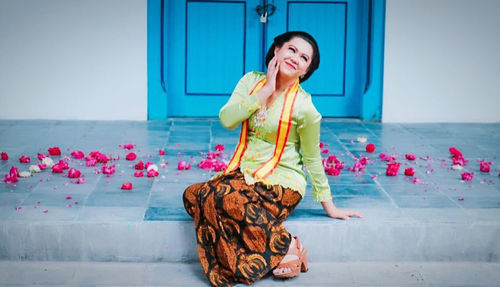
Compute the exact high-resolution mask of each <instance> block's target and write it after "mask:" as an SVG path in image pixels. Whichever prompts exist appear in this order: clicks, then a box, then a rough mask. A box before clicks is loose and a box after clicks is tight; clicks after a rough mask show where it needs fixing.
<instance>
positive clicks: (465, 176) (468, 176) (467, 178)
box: [462, 172, 474, 181]
mask: <svg viewBox="0 0 500 287" xmlns="http://www.w3.org/2000/svg"><path fill="white" fill-rule="evenodd" d="M473 178H474V173H470V172H464V173H462V180H465V181H471V180H472V179H473Z"/></svg>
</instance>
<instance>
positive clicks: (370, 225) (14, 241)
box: [0, 207, 500, 262]
mask: <svg viewBox="0 0 500 287" xmlns="http://www.w3.org/2000/svg"><path fill="white" fill-rule="evenodd" d="M99 211H100V212H101V213H102V216H99V214H96V215H95V217H92V218H93V219H91V218H90V217H89V218H88V219H87V220H72V221H62V220H44V221H42V220H36V221H35V220H31V221H28V220H3V221H0V242H2V244H1V245H0V259H2V260H49V261H82V260H83V261H129V262H189V261H195V260H197V253H196V241H195V234H194V224H193V222H192V221H191V220H190V219H189V218H188V217H187V215H185V213H180V211H179V214H178V215H177V216H174V215H175V214H174V211H170V213H169V217H172V218H175V217H177V218H178V220H161V219H162V217H161V212H160V211H158V210H157V212H158V214H157V216H156V217H155V218H156V220H153V221H151V220H142V219H141V220H138V219H133V216H132V214H133V212H134V210H133V209H131V210H130V213H128V210H127V208H124V207H116V208H114V209H105V208H100V209H99ZM360 211H362V212H364V214H365V218H364V219H354V218H353V219H351V220H349V221H341V220H333V219H330V218H328V217H325V216H323V215H322V210H319V209H303V208H302V209H301V208H299V209H297V210H295V212H294V213H293V214H292V216H290V218H289V219H288V220H287V221H286V222H285V226H286V227H287V229H288V231H289V232H290V233H292V234H293V235H298V236H299V238H300V239H301V241H302V242H303V243H304V245H305V247H306V248H307V249H308V252H309V258H310V261H311V262H346V261H484V262H500V241H499V240H498V238H500V221H499V220H498V218H500V211H499V210H497V209H468V210H465V209H432V208H429V209H422V208H419V209H409V208H408V209H403V208H393V209H360ZM143 212H144V211H143ZM164 212H166V211H164ZM182 212H183V211H182ZM52 213H57V212H56V211H52ZM173 214H174V215H173ZM53 216H55V217H60V214H53Z"/></svg>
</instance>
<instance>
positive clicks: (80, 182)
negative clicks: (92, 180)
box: [75, 177, 85, 184]
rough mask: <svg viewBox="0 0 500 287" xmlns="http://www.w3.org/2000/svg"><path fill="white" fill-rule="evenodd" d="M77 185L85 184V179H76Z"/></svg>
mask: <svg viewBox="0 0 500 287" xmlns="http://www.w3.org/2000/svg"><path fill="white" fill-rule="evenodd" d="M75 183H76V184H83V183H85V180H84V179H83V177H79V178H77V179H76V181H75Z"/></svg>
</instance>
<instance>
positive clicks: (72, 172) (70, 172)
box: [68, 168, 82, 178]
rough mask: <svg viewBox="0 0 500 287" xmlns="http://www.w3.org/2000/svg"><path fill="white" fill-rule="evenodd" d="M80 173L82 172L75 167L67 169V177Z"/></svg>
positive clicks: (76, 175) (77, 175) (75, 176)
mask: <svg viewBox="0 0 500 287" xmlns="http://www.w3.org/2000/svg"><path fill="white" fill-rule="evenodd" d="M81 175H82V173H81V172H80V171H79V170H77V169H75V168H70V169H69V171H68V177H69V178H79V177H80V176H81Z"/></svg>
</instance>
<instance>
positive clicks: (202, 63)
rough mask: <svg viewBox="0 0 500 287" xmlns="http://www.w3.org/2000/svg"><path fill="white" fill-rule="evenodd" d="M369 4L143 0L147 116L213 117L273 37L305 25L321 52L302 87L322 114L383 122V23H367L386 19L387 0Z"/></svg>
mask: <svg viewBox="0 0 500 287" xmlns="http://www.w3.org/2000/svg"><path fill="white" fill-rule="evenodd" d="M373 1H375V2H373ZM373 1H372V0H343V1H322V0H314V1H313V0H302V1H287V0H276V1H263V0H232V1H230V0H213V1H210V0H175V1H172V0H171V1H168V0H148V71H149V72H148V74H149V75H148V87H149V91H148V114H149V118H150V119H157V118H164V117H165V116H168V117H170V116H181V117H183V116H196V117H204V116H217V115H218V111H219V109H220V108H221V107H222V106H223V105H224V104H225V103H226V101H227V100H228V98H229V96H230V94H231V92H232V91H233V89H234V86H235V85H236V83H237V82H238V80H239V79H240V78H241V77H242V76H243V75H244V74H245V73H246V72H249V71H254V70H255V71H264V70H265V69H264V68H265V64H264V57H265V53H266V52H267V49H268V48H269V46H270V45H271V44H272V41H273V38H274V37H275V36H277V35H279V34H281V33H283V32H286V31H291V30H303V31H306V32H308V33H310V34H311V35H313V36H314V37H315V39H316V40H317V42H318V45H319V48H320V52H321V63H320V67H319V69H318V70H317V71H316V72H315V74H314V75H313V76H312V77H311V78H310V79H309V80H308V81H307V82H305V83H304V84H303V87H304V89H305V90H306V91H308V92H309V93H311V94H312V95H313V101H314V103H315V106H316V107H317V109H318V110H319V112H320V113H321V114H322V115H323V116H327V117H359V118H363V119H370V120H378V119H380V117H381V115H380V113H381V98H382V88H381V87H382V63H383V32H380V31H383V28H384V27H383V25H380V24H378V26H374V25H372V23H375V24H376V23H380V22H382V24H383V20H384V19H383V15H384V11H385V1H384V0H373ZM257 7H260V9H257ZM262 7H267V11H268V12H269V13H268V15H267V19H266V21H265V23H261V21H260V20H261V17H260V15H259V13H258V11H259V12H262V11H264V10H265V9H263V8H262ZM373 11H375V13H374V12H373ZM373 15H375V16H377V15H378V19H376V20H377V21H374V20H373V19H372V16H373ZM380 15H382V17H380ZM159 16H161V21H156V20H155V19H158V18H160V17H159ZM158 23H161V29H159V28H157V26H158ZM374 31H375V32H374ZM376 31H378V32H376ZM157 35H160V37H158V36H157ZM377 35H378V36H377ZM380 35H382V37H380ZM377 37H378V38H377ZM374 39H375V40H377V41H378V44H377V42H376V41H374ZM157 45H159V46H161V50H158V51H159V53H157V52H156V51H157V50H155V49H156V47H157ZM160 55H161V57H159V56H160ZM159 82H161V84H162V85H161V86H162V89H159V88H158V87H159V84H158V83H159ZM371 83H374V85H370V84H371ZM370 86H372V87H371V89H369V87H370Z"/></svg>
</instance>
